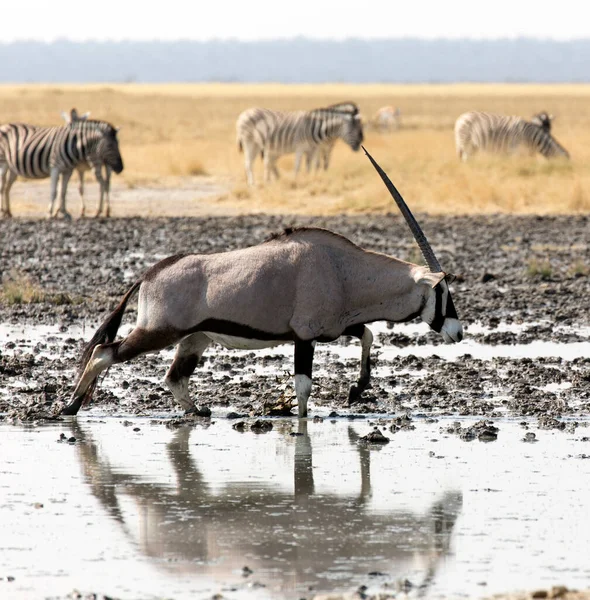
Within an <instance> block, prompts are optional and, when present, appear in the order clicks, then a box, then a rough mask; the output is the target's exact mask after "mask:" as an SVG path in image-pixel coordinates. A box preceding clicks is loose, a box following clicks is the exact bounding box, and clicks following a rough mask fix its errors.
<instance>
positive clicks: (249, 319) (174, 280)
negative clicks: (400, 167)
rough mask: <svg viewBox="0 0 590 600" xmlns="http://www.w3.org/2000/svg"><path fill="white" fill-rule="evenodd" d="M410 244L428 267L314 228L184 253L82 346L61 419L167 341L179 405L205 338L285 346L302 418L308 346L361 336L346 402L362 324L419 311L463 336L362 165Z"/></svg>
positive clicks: (186, 404) (143, 282)
mask: <svg viewBox="0 0 590 600" xmlns="http://www.w3.org/2000/svg"><path fill="white" fill-rule="evenodd" d="M369 158H370V159H371V161H372V162H373V164H374V166H375V168H376V169H377V170H378V172H379V174H380V175H381V177H382V178H383V181H384V182H385V183H386V185H387V187H388V189H389V190H390V191H391V193H392V196H393V197H394V199H395V201H396V203H397V205H398V206H399V208H400V210H401V212H402V214H403V215H404V218H405V219H406V222H407V223H408V226H409V228H410V230H411V232H412V234H413V235H414V238H415V240H416V242H417V243H418V245H419V247H420V249H421V251H422V253H423V255H424V258H425V261H426V264H427V266H419V265H413V264H410V263H407V262H404V261H400V260H398V259H396V258H393V257H391V256H387V255H385V254H381V253H378V252H371V251H367V250H364V249H362V248H360V247H359V246H357V245H356V244H354V243H353V242H351V241H350V240H348V239H346V238H344V237H342V236H340V235H338V234H335V233H332V232H330V231H327V230H325V229H317V228H303V229H289V230H287V231H285V232H283V233H282V234H280V235H278V236H273V237H272V238H270V239H269V240H267V241H266V242H263V243H262V244H259V245H258V246H253V247H250V248H244V249H241V250H233V251H230V252H225V253H220V254H207V255H199V254H187V255H176V256H173V257H169V258H167V259H164V260H163V261H161V262H159V263H157V264H156V265H154V266H153V267H152V268H151V269H149V270H148V271H147V272H146V274H145V275H144V276H143V277H142V278H141V279H140V280H138V281H137V282H136V283H135V284H134V285H133V286H132V287H131V288H130V289H129V290H128V292H127V293H126V294H125V296H124V297H123V299H122V300H121V302H120V304H119V306H118V307H117V308H116V309H115V310H114V311H113V312H112V313H111V315H110V316H109V317H108V318H107V319H106V321H105V322H104V323H103V324H102V325H101V326H100V327H99V328H98V330H97V331H96V333H95V334H94V336H93V338H92V339H91V340H90V342H89V344H88V346H87V347H86V349H85V351H84V355H83V360H82V373H81V375H80V377H79V379H78V382H77V385H76V388H75V390H74V393H73V397H72V400H71V402H70V404H69V405H68V406H67V407H66V409H65V411H64V414H76V413H77V411H78V410H79V408H80V407H81V406H82V405H83V404H87V403H88V402H90V400H91V397H92V392H93V389H94V387H95V385H96V381H97V378H98V376H99V374H100V373H101V372H103V371H104V370H105V369H108V368H109V367H110V366H111V365H112V364H115V363H117V362H123V361H126V360H131V359H132V358H134V357H136V356H138V355H140V354H143V353H146V352H151V351H157V350H160V349H162V348H165V347H166V346H169V345H174V344H176V345H177V351H176V356H175V359H174V362H173V363H172V366H171V367H170V369H169V371H168V373H167V375H166V379H165V381H166V383H167V385H168V387H169V388H170V390H171V391H172V394H173V396H174V399H175V400H176V402H177V403H178V404H179V405H180V406H181V407H182V408H184V409H187V410H190V408H191V406H192V401H191V400H190V398H189V394H188V378H189V376H190V375H191V374H192V372H193V370H194V369H195V367H196V366H197V365H198V362H199V360H200V359H201V357H202V355H203V352H204V351H205V349H206V348H207V347H208V346H209V344H210V343H211V342H217V343H219V344H222V345H224V346H226V347H228V348H241V349H255V348H264V347H270V346H275V345H278V344H281V343H285V342H294V345H295V348H294V359H295V391H296V394H297V400H298V404H299V406H298V410H299V416H300V417H305V416H307V402H308V399H309V396H310V393H311V385H312V381H311V377H312V370H313V357H314V348H315V344H316V343H317V342H330V341H333V340H336V339H337V338H339V337H340V336H342V335H348V336H354V337H356V338H358V339H359V340H360V341H361V348H362V355H361V372H360V377H359V380H358V383H357V384H356V385H353V386H352V387H351V389H350V395H349V400H350V401H354V400H355V399H356V398H358V396H359V395H360V394H361V393H362V391H363V390H364V389H365V388H366V387H367V386H368V384H369V381H370V369H371V363H370V350H371V346H372V343H373V335H372V333H371V331H370V330H369V328H368V327H367V326H366V324H367V323H372V322H373V321H380V320H383V321H390V322H393V323H399V322H403V321H407V320H408V319H410V318H413V317H415V316H416V315H420V316H421V317H422V319H423V320H424V321H426V322H427V323H429V325H431V326H432V327H433V328H434V329H435V330H437V331H440V333H441V335H442V336H443V338H444V339H445V341H446V342H458V341H460V340H461V338H462V337H463V331H462V326H461V323H460V322H459V320H458V318H457V314H456V311H455V308H454V305H453V302H452V300H451V295H450V291H449V288H448V284H447V276H446V275H445V273H444V272H443V271H442V269H441V267H440V265H439V263H438V260H437V259H436V256H435V254H434V251H433V250H432V248H431V246H430V244H429V243H428V241H427V239H426V236H425V235H424V233H423V232H422V230H421V228H420V226H419V225H418V223H417V221H416V220H415V218H414V216H413V215H412V213H411V212H410V210H409V208H408V206H407V205H406V204H405V202H404V200H403V198H402V197H401V195H400V194H399V192H398V191H397V189H395V187H394V186H393V184H392V183H391V181H390V180H389V178H388V177H387V175H386V174H385V173H384V172H383V171H382V170H381V169H380V167H379V166H378V165H377V164H376V163H375V162H374V161H373V159H372V158H371V157H370V156H369ZM137 290H139V297H138V311H137V323H136V326H135V329H133V330H132V331H131V333H130V334H129V335H128V336H127V337H125V338H124V339H123V340H120V341H117V342H115V336H116V334H117V330H118V329H119V326H120V324H121V319H122V317H123V313H124V311H125V307H126V305H127V302H128V301H129V299H130V297H131V296H132V295H133V294H134V293H135V292H136V291H137Z"/></svg>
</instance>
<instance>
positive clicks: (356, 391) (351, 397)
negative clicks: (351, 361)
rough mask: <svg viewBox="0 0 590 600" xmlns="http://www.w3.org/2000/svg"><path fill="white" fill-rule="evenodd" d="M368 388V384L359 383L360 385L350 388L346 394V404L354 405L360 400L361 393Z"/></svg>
mask: <svg viewBox="0 0 590 600" xmlns="http://www.w3.org/2000/svg"><path fill="white" fill-rule="evenodd" d="M368 387H369V384H368V383H360V385H352V386H350V392H348V404H354V403H355V402H358V401H359V400H360V399H361V396H362V395H363V392H364V391H365V390H366V389H367V388H368Z"/></svg>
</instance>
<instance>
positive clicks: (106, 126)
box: [64, 119, 117, 135]
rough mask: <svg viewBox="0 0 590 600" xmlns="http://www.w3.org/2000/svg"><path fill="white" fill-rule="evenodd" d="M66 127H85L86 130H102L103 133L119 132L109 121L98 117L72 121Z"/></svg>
mask: <svg viewBox="0 0 590 600" xmlns="http://www.w3.org/2000/svg"><path fill="white" fill-rule="evenodd" d="M64 127H70V128H71V129H85V130H86V131H92V130H94V131H96V130H100V131H102V132H103V133H106V134H111V135H114V134H116V133H117V129H116V127H114V126H113V125H111V124H110V123H109V122H108V121H100V120H98V119H85V120H78V121H72V122H71V123H68V124H67V125H65V126H64Z"/></svg>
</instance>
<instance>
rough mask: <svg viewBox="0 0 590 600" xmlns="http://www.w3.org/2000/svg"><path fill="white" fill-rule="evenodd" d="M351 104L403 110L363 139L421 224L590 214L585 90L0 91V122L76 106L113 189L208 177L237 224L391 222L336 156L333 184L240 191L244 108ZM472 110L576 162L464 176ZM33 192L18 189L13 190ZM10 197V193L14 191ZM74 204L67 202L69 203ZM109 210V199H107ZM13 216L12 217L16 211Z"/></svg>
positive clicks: (478, 164) (516, 162)
mask: <svg viewBox="0 0 590 600" xmlns="http://www.w3.org/2000/svg"><path fill="white" fill-rule="evenodd" d="M345 100H353V101H356V102H357V103H358V104H359V106H360V108H361V112H362V113H363V116H364V117H370V116H371V115H373V114H374V112H375V111H376V110H377V109H378V108H379V107H381V106H384V105H394V106H399V107H400V108H401V111H402V128H401V130H399V131H397V132H393V133H390V134H380V133H378V132H375V131H370V130H368V131H367V132H366V135H365V146H366V147H367V149H368V150H369V151H370V152H371V153H372V154H373V156H374V157H375V159H376V160H377V161H378V162H380V163H381V165H382V166H383V168H384V169H385V170H386V171H387V172H388V173H389V175H390V177H391V178H392V180H393V181H394V183H395V184H396V185H397V187H398V188H399V189H400V191H401V192H402V194H403V195H404V197H405V198H406V199H407V200H408V202H409V204H410V205H411V207H412V209H414V210H415V211H417V212H421V211H423V212H430V213H435V214H460V213H492V212H509V213H540V214H546V213H575V212H587V211H589V210H590V85H508V84H506V85H467V84H465V85H407V86H404V85H337V84H330V85H278V84H277V85H274V84H273V85H237V84H186V85H184V84H173V85H140V84H125V85H109V86H104V85H91V86H76V85H62V86H48V85H28V86H24V85H23V86H2V87H0V122H9V121H23V122H29V123H36V124H46V125H51V124H59V123H60V122H61V118H60V112H61V111H62V110H69V109H70V108H71V107H73V106H75V107H77V108H78V109H79V110H81V111H87V110H90V111H91V112H92V116H93V117H94V118H101V119H105V120H108V121H110V122H112V123H113V124H114V125H116V126H120V127H121V128H122V129H121V133H120V140H121V151H122V154H123V158H124V161H125V171H124V172H123V174H122V175H121V176H120V177H119V178H117V179H116V181H123V182H124V183H125V184H127V185H128V186H129V187H135V188H136V189H137V188H138V187H140V186H142V185H146V184H153V183H160V184H162V183H163V182H166V185H169V184H170V183H169V182H170V181H172V185H174V181H179V182H180V180H181V179H182V178H184V177H187V176H195V175H202V174H207V175H209V176H212V177H214V178H216V179H218V180H219V181H223V182H224V185H226V186H227V187H228V188H229V189H230V191H229V193H227V194H225V195H223V196H220V197H218V198H216V199H215V202H216V203H217V205H219V204H220V203H221V204H225V205H227V206H228V208H229V207H236V206H239V207H240V210H241V211H242V212H260V211H267V210H268V211H272V212H298V213H314V214H329V213H336V212H359V211H387V210H392V204H391V200H390V199H389V197H388V195H387V193H386V192H385V189H384V187H383V184H382V183H381V181H380V179H379V178H378V176H377V175H376V173H375V172H374V171H373V169H372V167H371V165H370V164H369V162H368V160H367V159H366V158H365V157H364V156H363V155H362V153H353V152H352V151H351V150H350V149H349V148H348V147H347V146H346V145H345V144H344V143H342V142H339V143H338V144H337V145H336V148H335V151H334V154H333V157H332V165H331V168H330V170H329V171H328V172H323V171H322V172H319V173H312V174H311V175H308V174H307V173H305V172H302V173H300V175H299V177H298V178H297V180H296V181H295V179H294V176H293V173H292V166H293V157H292V156H288V157H285V158H283V159H281V161H280V162H279V169H280V170H281V172H282V178H281V180H279V181H278V182H272V183H271V184H269V185H263V184H262V182H261V179H262V167H261V165H260V164H258V165H257V168H256V172H255V175H256V176H257V181H258V182H259V183H258V185H257V186H256V187H255V188H253V189H251V188H248V186H247V185H246V182H245V175H244V166H243V156H242V155H241V154H239V153H238V150H237V146H236V139H235V121H236V118H237V116H238V114H239V113H240V112H241V111H242V110H244V109H246V108H248V107H251V106H264V107H268V108H274V109H278V110H297V109H309V108H313V107H316V106H322V105H326V104H331V103H334V102H339V101H345ZM472 109H478V110H488V111H493V112H499V113H504V114H516V115H522V116H525V117H529V116H531V115H532V114H533V113H535V112H539V111H541V110H547V111H548V112H551V113H553V114H554V115H555V116H556V120H555V123H554V133H555V136H556V138H557V139H558V140H559V141H560V142H561V143H562V145H563V146H565V147H566V148H567V149H568V150H569V152H570V154H571V156H572V159H571V161H569V162H568V161H562V160H557V161H551V162H550V161H546V160H544V159H542V158H541V157H529V156H514V157H498V156H484V155H482V156H479V157H477V158H476V159H474V160H473V161H471V162H469V163H467V164H462V163H460V162H459V161H458V159H457V158H456V154H455V147H454V137H453V125H454V122H455V119H456V118H457V116H458V115H459V114H461V113H462V112H465V111H467V110H472ZM24 185H31V184H30V183H27V184H25V183H19V184H18V187H19V188H20V186H24ZM16 189H17V188H16V186H15V188H13V193H14V190H16ZM71 193H73V192H71ZM113 201H114V203H115V204H116V198H114V200H113ZM15 214H16V211H15Z"/></svg>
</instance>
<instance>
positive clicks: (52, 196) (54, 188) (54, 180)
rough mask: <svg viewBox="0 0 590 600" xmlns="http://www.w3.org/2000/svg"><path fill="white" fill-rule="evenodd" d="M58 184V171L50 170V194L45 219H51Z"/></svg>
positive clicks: (55, 169)
mask: <svg viewBox="0 0 590 600" xmlns="http://www.w3.org/2000/svg"><path fill="white" fill-rule="evenodd" d="M58 182H59V170H58V169H57V168H56V167H52V168H51V192H50V201H49V214H48V215H47V217H48V218H49V219H51V218H52V217H53V206H54V205H55V199H56V198H57V184H58Z"/></svg>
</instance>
